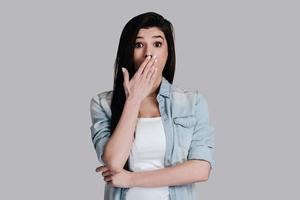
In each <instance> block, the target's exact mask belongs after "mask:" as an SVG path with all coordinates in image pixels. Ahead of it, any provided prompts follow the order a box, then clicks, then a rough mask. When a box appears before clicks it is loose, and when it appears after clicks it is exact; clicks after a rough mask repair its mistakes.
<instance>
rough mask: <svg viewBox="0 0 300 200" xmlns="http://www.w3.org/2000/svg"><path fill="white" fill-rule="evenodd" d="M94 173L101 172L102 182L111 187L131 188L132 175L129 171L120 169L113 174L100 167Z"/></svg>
mask: <svg viewBox="0 0 300 200" xmlns="http://www.w3.org/2000/svg"><path fill="white" fill-rule="evenodd" d="M96 172H102V176H103V180H104V181H106V182H107V184H109V185H110V186H113V187H122V188H129V187H133V174H132V172H130V171H127V170H125V169H122V171H120V172H119V173H113V172H112V171H111V170H110V169H109V168H108V167H106V166H100V167H97V168H96Z"/></svg>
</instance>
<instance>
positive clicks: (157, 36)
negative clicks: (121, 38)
mask: <svg viewBox="0 0 300 200" xmlns="http://www.w3.org/2000/svg"><path fill="white" fill-rule="evenodd" d="M140 38H141V39H142V38H143V37H142V36H137V37H136V39H140ZM152 38H161V39H162V40H164V38H163V37H162V36H161V35H154V36H152Z"/></svg>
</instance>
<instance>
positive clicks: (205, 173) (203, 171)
mask: <svg viewBox="0 0 300 200" xmlns="http://www.w3.org/2000/svg"><path fill="white" fill-rule="evenodd" d="M199 172H200V173H199V174H198V182H205V181H208V179H209V177H210V172H211V166H210V164H209V163H208V162H205V161H204V162H203V163H202V165H201V166H200V169H199Z"/></svg>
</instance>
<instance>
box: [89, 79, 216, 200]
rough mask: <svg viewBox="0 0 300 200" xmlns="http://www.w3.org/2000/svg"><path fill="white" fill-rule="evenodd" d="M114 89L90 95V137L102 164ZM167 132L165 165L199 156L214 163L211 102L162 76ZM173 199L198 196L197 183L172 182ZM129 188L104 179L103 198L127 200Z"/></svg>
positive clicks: (160, 96) (161, 104)
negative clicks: (208, 102) (110, 183)
mask: <svg viewBox="0 0 300 200" xmlns="http://www.w3.org/2000/svg"><path fill="white" fill-rule="evenodd" d="M111 99H112V90H110V91H104V92H101V93H99V94H97V95H96V96H94V97H92V98H91V101H90V112H91V119H92V125H91V127H90V130H91V138H92V142H93V145H94V148H95V150H96V154H97V157H98V160H99V162H100V165H105V164H104V162H103V160H102V158H101V156H102V154H103V150H104V145H105V144H106V142H107V141H108V139H109V137H110V135H111V131H110V124H109V122H110V118H111V110H110V103H111ZM156 99H157V101H158V104H159V111H160V115H161V118H162V123H163V127H164V131H165V136H166V152H165V158H164V166H165V167H170V166H174V165H177V164H179V163H182V162H185V161H186V160H191V159H199V160H205V161H208V162H209V163H210V165H211V168H214V166H215V160H214V158H213V157H214V156H213V151H214V147H215V143H214V130H215V128H214V127H213V126H211V124H210V120H209V112H208V105H207V102H206V100H205V98H204V96H203V95H202V94H201V93H200V92H199V91H198V90H196V91H187V90H183V89H180V88H179V87H177V86H175V85H173V84H171V83H169V82H168V80H167V79H166V78H165V77H163V78H162V81H161V84H160V86H159V92H158V94H157V96H156ZM168 188H169V193H170V200H182V199H188V200H196V199H197V197H196V191H195V183H189V184H184V185H173V186H169V187H168ZM128 189H130V188H119V187H113V186H110V185H108V184H107V183H105V189H104V200H126V198H125V197H126V192H127V191H128Z"/></svg>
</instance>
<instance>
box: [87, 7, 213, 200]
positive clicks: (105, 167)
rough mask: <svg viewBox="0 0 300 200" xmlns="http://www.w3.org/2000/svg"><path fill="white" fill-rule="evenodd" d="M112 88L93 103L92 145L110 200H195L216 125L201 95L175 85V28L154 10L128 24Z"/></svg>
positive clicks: (205, 176)
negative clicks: (197, 185)
mask: <svg viewBox="0 0 300 200" xmlns="http://www.w3.org/2000/svg"><path fill="white" fill-rule="evenodd" d="M114 72H115V73H114V87H113V90H110V91H104V92H101V93H99V94H97V95H96V96H95V97H93V98H92V99H91V102H90V103H91V104H90V105H91V107H90V109H91V118H92V126H91V127H90V128H91V136H92V141H93V144H94V147H95V150H96V153H97V156H98V160H99V162H100V163H101V166H100V167H98V168H97V169H96V171H97V172H99V173H101V175H102V176H103V180H104V181H105V182H106V184H105V190H104V193H105V194H104V199H105V200H135V199H143V200H148V199H149V200H150V199H151V200H153V199H164V200H182V199H189V200H192V199H198V198H196V192H195V183H196V182H200V181H206V180H208V178H209V175H210V171H211V169H212V168H213V167H214V164H215V161H214V159H213V150H214V137H213V131H214V128H213V127H212V126H211V125H210V122H209V114H208V107H207V102H206V100H205V98H204V96H203V95H202V94H201V93H200V92H199V91H198V90H196V91H187V90H183V89H180V88H179V87H177V86H175V85H173V84H172V82H173V77H174V72H175V47H174V38H173V27H172V24H171V23H170V22H169V21H168V20H167V19H165V18H163V17H162V16H161V15H159V14H157V13H154V12H148V13H143V14H140V15H138V16H136V17H134V18H132V19H131V20H130V21H129V22H128V23H127V24H126V26H125V27H124V29H123V31H122V34H121V38H120V43H119V47H118V52H117V57H116V61H115V71H114Z"/></svg>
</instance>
